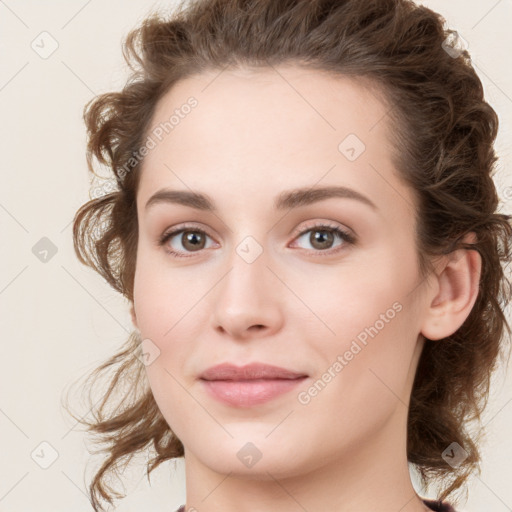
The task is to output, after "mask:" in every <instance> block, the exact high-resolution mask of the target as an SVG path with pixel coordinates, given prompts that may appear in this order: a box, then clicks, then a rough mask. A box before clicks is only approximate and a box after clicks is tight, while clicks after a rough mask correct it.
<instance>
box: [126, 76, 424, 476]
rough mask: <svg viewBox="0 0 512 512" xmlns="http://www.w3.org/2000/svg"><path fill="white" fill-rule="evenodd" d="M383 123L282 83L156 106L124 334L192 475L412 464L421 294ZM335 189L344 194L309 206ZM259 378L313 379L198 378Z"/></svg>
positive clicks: (406, 198) (264, 82) (320, 85)
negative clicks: (227, 366) (257, 367)
mask: <svg viewBox="0 0 512 512" xmlns="http://www.w3.org/2000/svg"><path fill="white" fill-rule="evenodd" d="M191 97H193V99H191ZM386 111H387V108H386V107H385V106H384V104H382V103H380V102H379V100H378V99H377V98H376V97H375V96H373V95H372V94H371V93H369V92H367V91H366V90H365V89H363V88H362V87H361V86H360V85H358V83H357V82H352V81H350V80H349V79H339V78H337V79H335V78H328V77H326V76H324V75H321V74H319V73H314V72H312V71H305V70H301V69H299V68H292V67H281V68H279V72H277V70H273V69H271V70H265V71H255V72H248V71H240V70H238V71H235V72H228V71H224V72H219V73H215V74H214V73H209V74H203V75H198V76H196V77H193V78H188V79H186V80H183V81H181V82H180V83H178V84H177V85H176V86H175V87H174V88H173V89H172V90H171V91H170V92H169V93H168V94H167V95H166V96H165V97H163V99H162V100H161V101H160V103H159V104H158V106H157V109H156V111H155V114H154V117H153V119H152V123H151V127H150V131H149V132H148V134H147V136H148V138H147V139H146V149H147V154H146V156H145V160H144V164H143V170H142V176H141V182H140V188H139V190H138V195H137V208H138V220H139V245H138V253H137V267H136V274H135V293H134V308H135V317H134V322H136V325H137V326H138V328H139V330H140V332H141V338H142V339H143V340H145V341H144V342H143V347H144V350H145V351H146V352H147V357H146V360H145V364H146V370H147V376H148V379H149V383H150V385H151V388H152V391H153V394H154V397H155V400H156V402H157V403H158V406H159V408H160V410H161V412H162V414H163V416H164V417H165V419H166V421H167V422H168V424H169V426H170V427H171V428H172V430H173V431H174V432H175V434H176V435H177V436H178V437H179V439H180V440H181V441H182V443H183V444H184V446H185V457H186V460H187V461H190V463H192V462H193V463H195V464H200V465H202V466H203V467H208V468H209V469H210V470H213V471H216V472H220V473H229V472H231V473H232V474H236V473H238V474H247V475H251V476H252V477H253V478H258V475H259V477H261V478H267V477H268V473H267V472H269V473H270V474H272V475H273V476H275V477H277V476H278V475H279V476H281V477H284V476H292V475H296V474H300V473H305V472H307V471H311V470H313V469H315V468H320V467H322V466H325V465H326V464H329V463H332V464H335V463H338V462H341V461H347V460H348V459H347V457H349V456H355V454H358V458H357V460H358V461H359V462H361V463H363V461H364V460H366V458H368V459H369V458H373V460H376V459H378V458H379V456H380V455H383V453H384V452H386V453H387V452H389V455H390V456H393V455H392V454H393V453H394V454H395V457H396V453H397V452H396V450H397V449H399V450H402V451H401V452H400V453H402V454H403V456H404V457H405V425H406V418H407V404H408V400H409V396H410V391H411V386H412V382H413V378H414V373H415V369H416V364H417V361H418V358H419V355H420V351H421V348H422V338H421V336H419V334H420V332H421V324H422V314H423V312H424V308H425V304H426V300H425V294H423V293H422V290H424V288H425V286H426V283H424V282H422V281H421V279H420V276H419V269H418V266H417V257H416V252H415V245H414V233H415V231H414V230H415V224H414V211H415V210H414V208H415V207H414V204H415V201H414V198H413V195H412V191H411V190H410V189H408V188H407V187H406V186H405V185H403V184H402V183H401V182H400V181H399V180H398V178H397V176H396V175H395V171H394V168H393V165H392V162H391V147H390V144H389V143H388V141H387V137H386V135H387V134H386V130H387V129H388V124H387V119H386V117H385V115H386ZM331 187H343V188H338V190H337V192H336V193H335V192H332V191H331V192H315V191H316V190H320V189H322V190H323V189H326V190H327V189H331ZM299 190H300V192H297V193H296V194H295V195H294V194H293V192H294V191H299ZM162 191H168V192H169V193H168V194H167V196H166V195H165V194H162ZM171 192H181V193H183V196H182V197H181V198H180V197H179V196H178V195H176V194H174V195H172V194H171ZM192 193H194V194H200V195H202V196H207V200H205V199H197V198H196V199H195V200H186V201H185V200H184V199H183V198H187V197H191V194H192ZM154 194H160V195H159V196H158V197H159V199H158V197H157V198H156V199H153V200H151V198H152V197H153V196H154ZM185 194H186V195H185ZM189 195H190V196H189ZM166 198H167V199H166ZM173 198H174V200H172V199H173ZM207 202H209V203H208V204H209V206H210V207H211V208H206V204H207ZM183 227H186V230H187V231H185V232H181V233H178V234H174V235H173V236H172V237H170V238H169V237H167V239H166V240H165V241H164V244H163V245H159V240H160V239H161V238H162V237H163V235H166V234H168V233H169V232H170V231H172V230H179V229H182V228H183ZM336 229H339V230H340V232H341V234H338V233H337V232H336V231H335V230H336ZM344 233H345V234H344ZM171 251H175V253H176V254H172V253H171ZM254 362H259V363H265V364H269V365H274V366H278V367H282V368H285V369H288V370H291V371H293V372H297V373H298V374H301V375H306V377H305V378H302V379H297V380H294V381H290V380H288V381H287V384H288V387H286V388H285V387H284V385H283V381H282V380H281V381H276V380H267V381H266V382H263V383H261V382H260V383H257V382H255V381H253V382H252V383H251V382H246V383H245V384H244V383H243V382H238V383H234V382H231V383H229V382H221V381H217V383H216V384H211V383H210V384H209V385H207V384H206V382H205V381H203V380H201V378H200V376H201V375H202V374H203V372H204V371H205V370H207V369H208V368H210V367H212V366H215V365H218V364H221V363H231V364H233V365H236V366H244V365H247V364H250V363H254ZM210 386H211V387H210ZM258 386H259V387H258ZM273 386H274V387H273ZM211 389H217V392H218V393H219V396H224V397H225V398H226V400H227V401H226V400H222V399H221V398H218V397H217V396H216V395H214V394H213V393H211V392H210V390H211ZM271 389H274V390H275V389H279V390H281V391H282V392H281V393H280V394H275V395H271V392H270V391H269V390H271ZM222 393H224V395H222ZM261 393H262V394H261ZM266 393H268V394H266ZM229 397H231V400H230V398H229Z"/></svg>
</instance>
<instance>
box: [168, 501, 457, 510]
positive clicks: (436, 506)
mask: <svg viewBox="0 0 512 512" xmlns="http://www.w3.org/2000/svg"><path fill="white" fill-rule="evenodd" d="M423 503H425V505H427V507H428V508H430V509H432V510H434V511H435V512H457V511H456V510H455V509H454V508H453V507H452V506H451V505H450V504H449V503H447V502H446V501H444V502H442V501H438V500H428V499H423ZM176 512H186V511H185V505H182V506H181V507H180V508H179V509H178V510H176Z"/></svg>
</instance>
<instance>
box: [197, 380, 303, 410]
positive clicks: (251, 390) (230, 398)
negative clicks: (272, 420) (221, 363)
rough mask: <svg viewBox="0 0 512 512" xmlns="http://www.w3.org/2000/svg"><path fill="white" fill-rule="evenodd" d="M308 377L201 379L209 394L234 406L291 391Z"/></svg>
mask: <svg viewBox="0 0 512 512" xmlns="http://www.w3.org/2000/svg"><path fill="white" fill-rule="evenodd" d="M307 378H308V377H307V376H300V377H295V378H291V377H288V378H265V379H224V380H222V379H218V380H206V379H200V381H201V383H202V385H203V387H204V388H205V390H206V391H207V392H208V393H209V395H210V396H211V397H212V398H214V399H216V400H217V401H219V402H222V403H224V404H227V405H229V406H232V407H253V406H257V405H260V404H264V403H266V402H269V401H271V400H273V399H275V398H277V397H278V396H281V395H283V394H285V393H287V392H290V391H291V390H293V389H294V388H296V387H297V386H298V385H299V384H300V383H302V382H304V381H305V380H306V379H307Z"/></svg>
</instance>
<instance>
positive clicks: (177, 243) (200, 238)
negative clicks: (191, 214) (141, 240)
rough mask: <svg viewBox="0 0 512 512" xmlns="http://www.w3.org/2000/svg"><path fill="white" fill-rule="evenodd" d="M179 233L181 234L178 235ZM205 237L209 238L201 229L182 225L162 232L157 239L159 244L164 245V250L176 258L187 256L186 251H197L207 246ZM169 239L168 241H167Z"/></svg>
mask: <svg viewBox="0 0 512 512" xmlns="http://www.w3.org/2000/svg"><path fill="white" fill-rule="evenodd" d="M178 235H181V236H178ZM207 238H210V237H209V236H208V234H207V233H205V232H204V231H203V230H202V229H198V228H195V227H193V226H192V227H182V228H180V229H176V230H174V231H169V232H167V233H164V234H163V235H162V237H161V238H160V240H159V242H158V243H159V245H161V246H164V248H165V251H166V252H168V253H169V254H170V255H171V256H174V257H176V258H180V257H187V256H190V254H188V255H187V253H193V252H199V251H201V250H202V249H205V248H207V247H206V242H207ZM169 241H170V243H169Z"/></svg>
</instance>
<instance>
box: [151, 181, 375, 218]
mask: <svg viewBox="0 0 512 512" xmlns="http://www.w3.org/2000/svg"><path fill="white" fill-rule="evenodd" d="M333 197H339V198H346V199H355V200H357V201H360V202H361V203H363V204H366V205H367V206H369V207H371V208H372V209H373V210H378V208H377V206H376V205H375V203H373V201H371V200H370V199H369V198H368V197H366V196H364V195H363V194H361V193H360V192H357V191H356V190H353V189H351V188H348V187H343V186H338V187H320V188H318V187H317V188H297V189H293V190H287V191H284V192H281V193H280V194H279V195H278V196H277V197H276V199H275V201H274V205H273V207H274V209H275V210H288V209H293V208H300V207H301V206H307V205H310V204H313V203H317V202H319V201H324V200H326V199H331V198H333ZM161 203H176V204H181V205H184V206H189V207H191V208H195V209H197V210H202V211H206V212H216V211H217V207H216V206H215V202H214V201H213V200H212V199H211V197H209V196H208V195H207V194H202V193H199V192H192V191H189V190H172V189H169V188H163V189H161V190H159V191H157V192H155V193H154V194H153V195H152V196H151V197H150V198H149V200H148V201H147V203H146V206H145V207H144V208H145V210H146V211H147V210H148V209H149V208H150V207H152V206H154V205H156V204H161Z"/></svg>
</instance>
